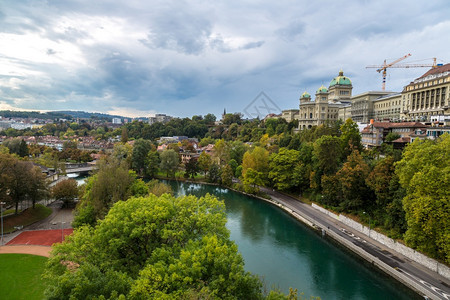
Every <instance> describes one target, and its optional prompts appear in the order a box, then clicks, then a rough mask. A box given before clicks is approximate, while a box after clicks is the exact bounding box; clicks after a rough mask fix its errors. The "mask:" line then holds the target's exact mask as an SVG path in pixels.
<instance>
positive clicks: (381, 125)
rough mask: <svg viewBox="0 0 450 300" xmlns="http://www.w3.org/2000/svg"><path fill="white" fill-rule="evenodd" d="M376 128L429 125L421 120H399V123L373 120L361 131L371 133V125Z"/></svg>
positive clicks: (424, 126)
mask: <svg viewBox="0 0 450 300" xmlns="http://www.w3.org/2000/svg"><path fill="white" fill-rule="evenodd" d="M372 126H373V127H375V128H383V129H389V128H427V127H428V126H427V125H424V124H422V123H420V122H399V123H393V122H373V124H371V125H367V126H366V127H364V129H363V130H362V131H361V133H369V132H371V131H370V130H371V127H372Z"/></svg>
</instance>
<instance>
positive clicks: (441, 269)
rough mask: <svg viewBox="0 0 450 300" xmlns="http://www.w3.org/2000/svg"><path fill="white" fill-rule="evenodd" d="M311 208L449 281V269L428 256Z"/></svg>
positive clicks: (330, 213)
mask: <svg viewBox="0 0 450 300" xmlns="http://www.w3.org/2000/svg"><path fill="white" fill-rule="evenodd" d="M312 207H313V208H315V209H317V210H319V211H321V212H323V213H324V214H326V215H328V216H330V217H332V218H334V219H336V220H339V221H340V222H342V223H344V224H345V225H347V226H349V227H351V228H353V229H355V230H357V231H359V232H361V233H362V234H365V235H367V236H368V237H370V238H371V239H373V240H375V241H377V242H379V243H381V244H383V245H385V246H386V247H388V248H389V249H392V250H394V251H396V252H398V253H400V254H402V255H404V256H406V257H407V258H409V259H411V260H412V261H415V262H416V263H418V264H421V265H422V266H424V267H427V268H428V269H430V270H432V271H434V272H436V273H438V274H439V275H441V276H443V277H445V278H447V279H449V280H450V268H449V267H447V266H446V265H444V264H441V263H440V262H438V261H436V260H434V259H432V258H429V257H428V256H425V255H423V254H422V253H420V252H417V251H416V250H414V249H411V248H409V247H407V246H405V245H403V244H402V243H399V242H397V241H395V240H393V239H391V238H389V237H387V236H385V235H383V234H381V233H379V232H377V231H375V230H369V228H368V227H366V226H363V225H362V224H360V223H358V222H356V221H354V220H352V219H350V218H347V217H346V216H344V215H339V216H338V215H336V214H334V213H332V212H331V211H329V210H327V209H325V208H323V207H321V206H319V205H316V204H314V203H313V204H312Z"/></svg>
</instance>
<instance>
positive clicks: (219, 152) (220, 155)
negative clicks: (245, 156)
mask: <svg viewBox="0 0 450 300" xmlns="http://www.w3.org/2000/svg"><path fill="white" fill-rule="evenodd" d="M214 158H215V159H216V161H217V163H218V164H219V165H220V166H223V165H225V164H226V163H227V162H228V161H229V160H230V149H229V145H228V143H227V142H225V141H224V140H223V139H221V140H218V141H217V142H216V144H215V145H214Z"/></svg>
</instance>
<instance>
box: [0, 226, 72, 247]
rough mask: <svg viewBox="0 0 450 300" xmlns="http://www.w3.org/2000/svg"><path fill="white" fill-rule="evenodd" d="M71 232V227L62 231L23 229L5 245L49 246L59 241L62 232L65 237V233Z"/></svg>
mask: <svg viewBox="0 0 450 300" xmlns="http://www.w3.org/2000/svg"><path fill="white" fill-rule="evenodd" d="M72 232H73V228H68V229H64V230H63V232H62V233H61V229H54V230H31V231H24V232H22V233H21V234H19V235H18V236H16V237H15V238H14V239H12V240H11V241H9V242H8V243H7V244H6V245H41V246H51V245H53V244H55V243H61V238H62V237H61V235H62V234H63V235H64V237H65V236H66V235H70V234H72Z"/></svg>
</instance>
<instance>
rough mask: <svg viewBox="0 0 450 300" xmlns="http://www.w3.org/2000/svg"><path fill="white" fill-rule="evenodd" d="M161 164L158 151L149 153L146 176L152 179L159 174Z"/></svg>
mask: <svg viewBox="0 0 450 300" xmlns="http://www.w3.org/2000/svg"><path fill="white" fill-rule="evenodd" d="M160 163H161V160H160V159H159V153H158V151H150V152H148V155H147V160H146V162H145V164H146V168H145V176H148V177H150V178H153V177H155V175H156V174H157V173H158V170H159V164H160Z"/></svg>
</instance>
